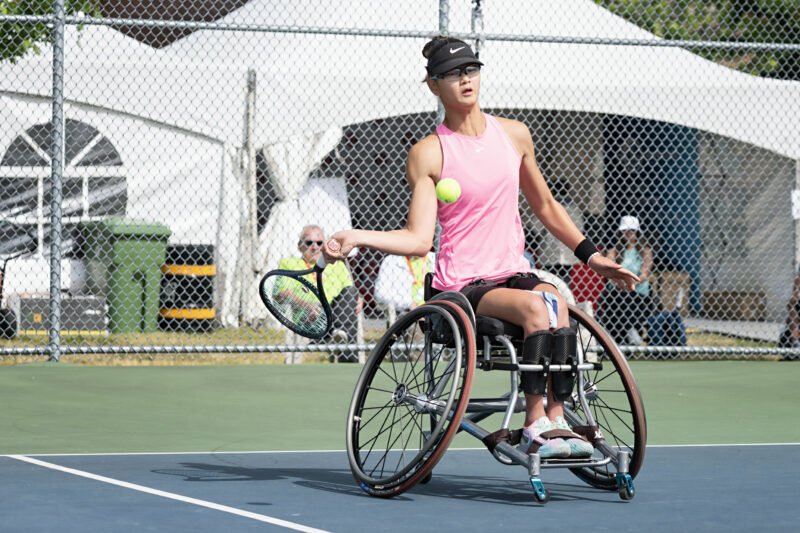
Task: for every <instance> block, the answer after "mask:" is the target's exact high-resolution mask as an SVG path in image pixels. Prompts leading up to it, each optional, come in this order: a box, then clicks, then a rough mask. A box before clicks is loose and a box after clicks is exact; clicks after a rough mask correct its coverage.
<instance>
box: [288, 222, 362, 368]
mask: <svg viewBox="0 0 800 533" xmlns="http://www.w3.org/2000/svg"><path fill="white" fill-rule="evenodd" d="M324 244H325V233H324V232H323V231H322V228H320V227H319V226H317V225H314V224H309V225H307V226H304V227H303V229H302V231H300V238H299V239H298V241H297V249H298V250H299V251H300V257H284V258H283V259H281V261H280V264H279V265H278V268H283V269H287V270H306V269H309V268H311V267H312V266H314V264H315V263H316V262H317V259H319V256H320V254H321V253H322V246H323V245H324ZM312 275H313V274H312ZM312 281H314V282H316V280H312ZM322 287H323V289H324V290H325V298H326V299H327V300H328V303H329V304H330V306H331V312H332V313H333V327H332V328H331V334H330V338H329V339H323V340H324V341H325V342H335V343H347V342H355V340H356V336H357V334H358V320H357V315H358V313H360V312H361V305H362V300H361V295H359V294H358V290H357V289H356V287H355V285H353V276H352V275H351V274H350V270H349V269H348V267H347V263H346V262H344V261H337V262H336V263H333V264H329V265H328V267H327V268H326V269H325V272H324V273H323V274H322ZM351 359H352V360H353V361H356V360H357V359H358V358H357V356H356V355H355V354H343V356H342V357H340V361H350V360H351Z"/></svg>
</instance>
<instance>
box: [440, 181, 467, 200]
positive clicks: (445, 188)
mask: <svg viewBox="0 0 800 533" xmlns="http://www.w3.org/2000/svg"><path fill="white" fill-rule="evenodd" d="M460 196H461V185H459V184H458V182H457V181H456V180H454V179H453V178H444V179H441V180H439V183H437V184H436V198H438V199H439V201H440V202H444V203H446V204H452V203H453V202H455V201H456V200H458V198H459V197H460Z"/></svg>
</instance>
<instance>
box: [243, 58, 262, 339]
mask: <svg viewBox="0 0 800 533" xmlns="http://www.w3.org/2000/svg"><path fill="white" fill-rule="evenodd" d="M255 116H256V71H255V70H254V69H250V70H248V71H247V109H246V111H245V141H244V148H245V153H246V154H247V169H246V171H245V172H246V180H247V185H246V187H247V225H246V227H245V231H244V235H242V236H241V239H242V240H243V241H244V244H245V246H243V247H242V248H243V249H242V250H241V251H240V260H241V261H242V265H243V268H242V271H241V272H242V274H243V275H244V277H243V279H242V281H241V283H242V290H241V291H240V292H239V325H240V326H244V325H246V322H247V310H248V304H249V302H250V292H249V291H247V290H246V288H247V287H250V286H251V283H250V278H251V277H253V275H254V273H255V266H256V258H255V254H256V252H257V250H258V246H257V243H258V212H257V210H258V206H257V196H256V194H257V193H256V148H255V142H254V139H253V136H254V129H255Z"/></svg>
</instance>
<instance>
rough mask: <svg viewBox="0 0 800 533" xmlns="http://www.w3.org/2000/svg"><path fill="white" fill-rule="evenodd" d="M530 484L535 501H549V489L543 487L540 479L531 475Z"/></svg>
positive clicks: (543, 502)
mask: <svg viewBox="0 0 800 533" xmlns="http://www.w3.org/2000/svg"><path fill="white" fill-rule="evenodd" d="M531 485H532V486H533V495H534V497H535V498H536V502H537V503H541V504H542V505H544V504H546V503H547V502H549V501H550V491H548V490H547V489H545V488H544V485H543V484H542V480H540V479H538V478H535V477H532V478H531Z"/></svg>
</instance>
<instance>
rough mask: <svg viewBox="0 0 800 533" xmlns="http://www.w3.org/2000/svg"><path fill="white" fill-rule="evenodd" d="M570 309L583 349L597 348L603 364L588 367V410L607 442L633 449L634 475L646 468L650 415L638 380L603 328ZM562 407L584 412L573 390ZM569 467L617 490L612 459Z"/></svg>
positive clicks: (591, 481)
mask: <svg viewBox="0 0 800 533" xmlns="http://www.w3.org/2000/svg"><path fill="white" fill-rule="evenodd" d="M569 313H570V319H571V321H572V322H573V324H574V325H575V326H576V328H577V332H578V342H579V343H580V344H581V346H582V347H583V351H584V353H589V350H590V347H591V348H593V349H595V350H596V353H597V357H598V361H599V362H600V363H602V367H603V368H602V370H593V371H587V372H584V380H585V383H584V389H585V390H586V393H587V401H588V404H589V410H590V411H591V413H592V416H593V418H594V420H595V421H596V422H597V423H598V424H599V426H600V431H601V432H602V434H603V437H604V438H605V440H606V443H607V444H608V445H609V446H611V447H612V448H613V449H622V450H625V451H627V452H628V453H629V454H630V464H629V466H628V472H629V473H630V475H631V478H635V477H636V475H637V474H638V473H639V470H640V469H641V467H642V462H643V461H644V450H645V445H646V443H647V420H646V418H645V413H644V404H643V403H642V397H641V395H640V394H639V388H638V386H637V385H636V380H635V379H634V377H633V373H632V372H631V369H630V367H629V366H628V362H627V360H626V359H625V356H623V355H622V352H620V350H619V348H618V347H617V345H616V343H614V341H613V340H612V339H611V336H610V335H609V334H608V333H607V332H606V331H605V329H603V328H602V326H600V324H598V323H597V321H595V320H594V319H593V318H592V317H591V316H589V315H588V314H586V313H585V312H583V311H582V310H580V309H578V308H576V307H573V306H570V308H569ZM564 407H565V409H568V410H571V411H572V412H573V413H574V414H575V415H576V416H577V417H578V418H580V419H583V418H584V416H585V415H584V413H583V407H582V406H581V404H580V402H578V401H577V393H573V395H572V399H571V400H570V399H568V400H567V401H566V402H565V404H564ZM570 470H571V471H572V472H573V473H574V474H575V475H576V476H578V477H579V478H580V479H582V480H583V481H585V482H586V483H588V484H589V485H592V486H593V487H597V488H601V489H606V490H617V482H616V477H615V476H616V467H615V466H614V464H609V465H605V466H603V467H582V468H572V469H570Z"/></svg>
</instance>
